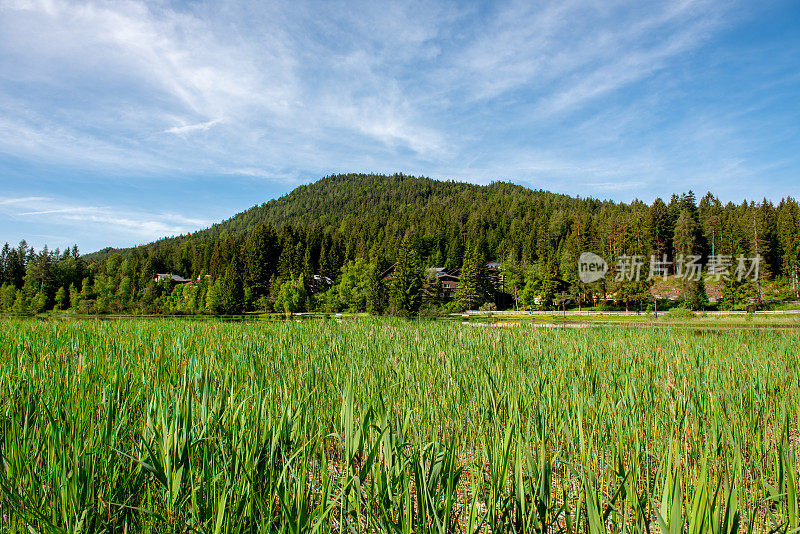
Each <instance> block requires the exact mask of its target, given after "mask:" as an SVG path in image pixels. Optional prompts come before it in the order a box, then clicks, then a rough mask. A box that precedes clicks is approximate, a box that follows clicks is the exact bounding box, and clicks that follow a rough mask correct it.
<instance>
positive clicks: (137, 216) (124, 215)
mask: <svg viewBox="0 0 800 534" xmlns="http://www.w3.org/2000/svg"><path fill="white" fill-rule="evenodd" d="M0 213H2V214H4V215H5V216H7V217H10V218H13V219H16V220H22V221H29V222H31V223H39V224H40V223H42V222H52V223H56V224H57V225H59V226H60V227H61V228H62V229H63V228H69V227H71V228H73V229H75V228H76V227H80V229H81V232H82V233H83V232H87V231H100V232H103V233H111V234H114V235H117V236H120V237H124V238H125V239H133V240H137V241H138V242H147V241H151V240H154V239H158V238H160V237H164V236H170V235H179V234H183V233H188V232H191V231H194V230H197V229H200V228H203V227H206V226H208V225H210V224H211V223H212V222H213V221H210V220H207V219H202V218H196V217H186V216H184V215H181V214H177V213H169V212H147V211H137V210H129V209H122V208H119V207H115V206H83V205H66V206H65V201H64V200H63V199H55V198H50V197H19V198H2V197H0Z"/></svg>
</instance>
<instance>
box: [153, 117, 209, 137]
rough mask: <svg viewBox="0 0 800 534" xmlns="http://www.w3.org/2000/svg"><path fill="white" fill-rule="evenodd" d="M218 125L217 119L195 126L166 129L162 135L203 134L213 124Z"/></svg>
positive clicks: (188, 125)
mask: <svg viewBox="0 0 800 534" xmlns="http://www.w3.org/2000/svg"><path fill="white" fill-rule="evenodd" d="M219 123H220V120H219V119H214V120H213V121H207V122H198V123H197V124H187V125H185V126H173V127H172V128H167V129H166V130H164V133H171V134H175V135H184V134H187V133H192V132H205V131H207V130H208V129H209V128H211V127H212V126H214V125H215V124H219Z"/></svg>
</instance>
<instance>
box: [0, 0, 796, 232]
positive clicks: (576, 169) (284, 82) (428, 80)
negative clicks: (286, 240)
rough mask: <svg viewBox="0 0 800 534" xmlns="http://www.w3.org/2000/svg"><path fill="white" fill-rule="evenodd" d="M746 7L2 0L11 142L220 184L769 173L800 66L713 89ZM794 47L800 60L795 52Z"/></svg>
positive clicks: (94, 213) (36, 151)
mask: <svg viewBox="0 0 800 534" xmlns="http://www.w3.org/2000/svg"><path fill="white" fill-rule="evenodd" d="M741 8H743V5H742V3H741V2H739V0H735V1H734V2H724V1H722V0H675V1H667V2H657V1H649V0H645V1H643V2H636V3H630V2H623V1H621V0H610V1H607V2H605V1H604V2H596V1H591V0H545V1H543V2H533V3H532V2H528V1H524V0H510V1H503V2H495V3H490V4H487V5H478V4H462V5H459V4H455V3H450V2H446V1H438V0H430V1H423V2H395V3H390V4H386V3H380V2H369V1H362V0H355V1H334V2H325V3H317V2H306V1H304V0H295V1H289V0H277V1H275V2H267V3H265V2H260V1H258V0H237V1H233V2H212V1H203V0H201V1H197V2H191V3H171V2H148V1H145V0H116V1H113V2H112V1H107V0H9V1H6V2H0V160H1V159H2V157H6V158H9V159H10V158H16V159H20V160H23V161H26V162H35V163H36V164H40V163H41V164H47V165H49V166H50V168H57V169H65V168H68V169H78V170H80V171H82V172H86V173H88V174H92V175H94V176H95V177H97V179H98V180H100V179H102V180H112V181H113V180H114V179H122V180H129V181H133V180H137V181H142V182H144V181H145V180H144V179H146V178H152V179H154V180H152V182H151V184H150V185H149V186H147V187H152V188H156V187H158V184H159V182H161V181H166V180H173V179H189V177H191V178H198V177H199V178H200V179H203V180H207V181H206V182H204V184H207V187H209V188H210V189H214V188H226V189H228V188H230V182H237V181H238V182H239V183H244V182H247V183H250V182H254V181H256V180H258V181H263V182H273V183H275V184H277V185H275V188H276V189H278V188H284V189H288V188H290V187H291V186H294V185H295V184H297V183H298V182H301V181H306V180H309V179H312V178H315V177H318V176H321V175H323V174H328V173H329V172H349V171H377V172H395V171H404V172H411V173H417V174H425V175H429V176H436V177H442V178H450V177H463V178H464V179H466V180H472V181H477V182H488V181H491V180H494V179H510V180H513V181H524V182H526V183H528V184H530V185H533V186H535V187H546V188H553V189H558V190H560V191H563V192H568V193H570V192H571V193H578V194H586V193H589V194H596V195H611V196H618V197H626V196H629V195H631V194H636V195H637V196H643V195H644V194H646V193H647V192H650V193H656V192H658V193H659V194H661V192H662V191H663V190H664V189H665V188H671V189H674V188H682V187H686V186H691V185H692V183H696V182H698V181H700V182H702V181H709V182H710V183H716V184H720V186H725V185H726V182H725V179H724V178H723V176H735V177H736V178H737V180H739V182H738V183H745V182H746V181H747V180H751V181H753V183H755V181H754V180H755V179H754V178H753V177H755V176H759V173H762V172H765V171H764V169H765V168H766V167H765V165H764V162H763V161H754V159H755V158H754V157H753V154H754V151H759V150H760V151H761V152H762V153H767V152H768V151H769V150H770V147H769V146H768V145H772V144H778V143H781V142H785V140H786V139H792V136H796V135H797V134H796V126H795V125H796V124H797V121H792V120H791V119H792V115H791V113H785V112H784V117H785V118H784V120H783V121H782V122H781V120H774V119H775V118H776V117H775V116H769V117H768V118H765V119H761V120H760V121H754V120H753V119H752V117H753V116H754V115H759V116H762V115H763V114H764V113H765V109H764V105H765V104H764V103H765V102H767V101H768V100H769V106H768V107H770V108H774V107H778V106H780V105H781V104H782V103H785V102H787V101H789V100H790V99H791V97H792V95H794V94H796V92H797V91H796V90H795V88H796V87H797V84H798V79H797V77H796V72H797V69H796V68H794V69H792V68H785V69H784V70H785V71H786V73H784V74H780V76H777V75H774V74H770V75H765V76H763V78H764V80H763V82H759V87H756V88H754V89H753V90H752V91H753V92H754V93H757V96H758V98H754V99H751V101H749V102H743V103H742V104H744V105H735V106H734V105H729V106H728V107H727V108H726V107H725V106H724V105H722V104H720V103H719V102H720V101H722V100H724V97H726V96H727V94H726V93H720V94H716V95H713V98H710V97H708V95H704V96H703V97H702V98H700V97H699V96H697V95H699V94H702V92H703V89H704V84H707V83H708V81H709V80H711V81H713V75H712V74H708V75H706V74H705V72H706V71H707V70H708V69H713V68H715V65H717V64H721V63H724V61H726V58H725V57H724V55H723V52H721V51H718V50H716V49H715V48H714V47H713V46H709V45H710V44H712V45H713V43H714V41H715V39H717V37H718V34H719V32H720V31H721V30H726V29H729V28H730V27H731V25H732V24H733V23H734V22H732V21H735V20H738V19H737V17H743V16H745V15H742V14H741V13H742V12H746V11H747V10H746V9H741ZM709 50H711V51H709ZM790 52H792V51H791V50H790V51H789V52H784V55H782V56H781V58H780V59H781V61H782V62H783V64H784V65H785V64H787V63H788V64H789V65H790V66H792V63H791V62H792V61H795V62H796V59H793V58H795V57H796V54H792V53H790ZM697 57H702V58H703V59H702V60H697V59H696V58H697ZM759 57H761V56H758V55H756V56H755V57H752V58H750V57H749V58H748V62H749V63H752V64H757V63H758V61H757V59H758V58H759ZM728 61H730V59H729V58H728ZM731 64H735V65H737V67H738V65H739V62H738V61H736V62H731ZM776 72H781V71H780V69H777V70H776ZM704 76H705V77H704ZM766 84H769V85H766ZM721 87H722V86H721ZM739 87H740V86H738V85H737V88H739ZM776 88H777V89H776ZM738 91H739V92H741V93H742V94H744V93H745V92H744V91H743V90H742V89H738ZM736 104H739V103H738V102H736ZM759 104H760V105H759ZM784 107H785V106H784ZM731 109H735V110H736V114H735V115H734V114H733V113H732V112H731ZM789 109H790V111H791V109H795V111H794V113H795V115H796V113H797V112H796V108H789ZM777 119H781V117H777ZM754 126H755V127H757V131H758V132H759V133H758V134H757V135H755V134H753V133H751V131H748V128H749V129H750V130H752V131H756V130H755V129H754V128H753V127H754ZM792 158H794V159H792ZM781 161H785V162H786V163H785V164H784V165H783V169H784V170H785V169H787V168H791V167H792V166H793V165H794V166H797V165H798V164H799V163H798V161H797V158H796V157H794V156H791V155H788V156H786V155H785V159H784V160H781ZM0 163H2V161H0ZM772 171H773V169H771V170H770V172H772ZM132 177H133V178H132ZM212 179H213V180H216V181H214V182H212ZM2 180H3V178H2V177H0V185H3V184H2V183H1V181H2ZM79 187H85V184H79V185H76V188H79ZM142 187H146V186H142ZM695 188H696V187H695ZM0 189H2V188H1V187H0ZM17 189H19V188H17ZM19 191H23V192H25V193H26V194H28V193H30V196H34V194H35V193H34V191H33V190H31V191H27V190H23V189H19ZM794 194H796V193H794ZM20 196H22V195H20ZM142 197H143V198H144V197H146V196H145V195H142ZM247 200H248V201H250V199H249V198H248V199H247ZM265 200H267V198H254V199H252V202H253V203H256V202H261V201H265ZM3 206H5V207H8V205H3ZM78 208H85V209H84V210H83V211H81V210H77V209H73V210H72V211H70V212H65V213H49V214H46V213H39V214H36V215H34V212H37V211H47V210H51V209H59V208H57V207H56V206H49V207H48V206H45V207H43V208H41V209H39V208H30V209H28V210H27V212H28V213H29V215H25V216H22V217H28V218H35V217H40V218H41V217H51V218H53V221H55V220H56V217H61V218H64V220H71V221H74V222H78V221H80V223H81V224H84V223H85V224H89V223H91V224H98V225H99V224H101V223H102V221H101V219H103V218H113V217H114V215H115V213H113V212H114V210H107V209H106V208H103V207H102V206H99V205H98V206H78ZM20 211H23V210H20ZM15 213H16V212H15ZM15 216H20V215H15ZM68 217H72V219H68ZM76 217H83V219H76ZM91 217H94V218H95V219H96V220H95V219H91ZM117 218H118V219H119V220H118V221H116V222H115V223H113V224H116V225H117V226H111V225H109V228H128V230H125V231H127V232H131V233H133V232H136V231H138V230H136V229H137V228H146V227H147V228H152V229H153V231H155V230H160V231H163V232H165V233H169V232H174V231H176V230H177V231H180V230H182V229H184V228H188V227H189V226H191V223H189V222H186V223H185V224H184V223H180V222H179V221H178V222H176V221H170V220H169V219H168V218H166V217H165V216H164V215H163V214H158V213H143V212H142V213H139V212H137V213H133V214H129V215H124V216H119V217H117ZM147 221H150V223H148V222H147ZM153 221H155V222H153ZM151 223H152V224H151ZM147 224H151V226H150V227H148V226H147ZM159 225H160V226H159ZM147 231H148V232H149V231H151V230H147Z"/></svg>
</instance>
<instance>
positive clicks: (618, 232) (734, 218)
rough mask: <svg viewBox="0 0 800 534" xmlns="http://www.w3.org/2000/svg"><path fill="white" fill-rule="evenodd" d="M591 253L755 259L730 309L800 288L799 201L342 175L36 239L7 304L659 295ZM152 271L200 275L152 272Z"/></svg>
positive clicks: (413, 308)
mask: <svg viewBox="0 0 800 534" xmlns="http://www.w3.org/2000/svg"><path fill="white" fill-rule="evenodd" d="M584 251H591V252H594V253H596V254H598V255H600V256H601V257H603V258H604V259H606V260H607V262H608V264H609V265H610V266H611V268H612V270H613V268H614V266H615V265H617V264H619V262H620V261H622V260H623V259H624V258H630V257H639V258H644V263H645V266H644V269H645V270H646V269H647V263H648V262H649V260H650V259H651V258H657V259H658V260H659V261H660V262H661V261H662V260H663V263H664V265H666V268H665V274H669V275H674V274H676V272H677V271H678V269H679V263H680V262H679V259H680V258H683V257H685V256H691V255H694V256H696V257H697V258H700V260H701V261H702V262H703V263H706V264H707V263H709V262H712V263H713V260H714V259H715V258H719V257H728V258H731V259H732V261H733V263H734V264H735V258H738V257H748V258H753V257H758V258H760V259H761V263H760V272H759V275H760V276H759V278H758V280H750V279H746V280H737V279H736V277H734V276H730V277H722V278H721V279H720V285H721V286H722V303H721V305H723V306H727V307H736V306H741V305H743V304H744V303H747V302H751V301H764V300H771V299H785V298H798V292H799V291H800V207H798V203H797V201H796V200H794V199H792V198H785V199H782V200H781V201H780V202H779V203H777V204H774V203H772V202H770V201H768V200H766V199H763V200H761V201H760V202H754V201H743V202H741V203H739V204H734V203H730V202H729V203H725V204H723V203H722V202H720V200H719V199H718V198H716V197H715V196H713V195H712V194H710V193H709V194H706V195H705V196H703V197H702V198H701V199H700V200H699V201H698V200H697V199H696V197H695V195H694V194H693V193H692V192H691V191H690V192H688V193H685V194H682V195H677V194H676V195H672V197H671V198H670V199H669V200H668V201H667V202H665V201H664V200H662V199H660V198H659V199H656V200H655V201H654V202H652V203H651V204H649V205H648V204H646V203H644V202H641V201H638V200H635V201H633V202H631V203H616V202H611V201H600V200H596V199H591V198H575V197H569V196H566V195H557V194H553V193H549V192H546V191H534V190H530V189H526V188H524V187H521V186H518V185H514V184H510V183H504V182H496V183H493V184H490V185H488V186H479V185H475V184H467V183H461V182H453V181H449V182H443V181H436V180H431V179H427V178H416V177H411V176H405V175H402V174H397V175H393V176H381V175H355V174H353V175H336V176H330V177H327V178H324V179H322V180H320V181H318V182H316V183H313V184H309V185H305V186H301V187H299V188H297V189H296V190H294V191H293V192H291V193H290V194H288V195H286V196H284V197H281V198H279V199H276V200H273V201H270V202H268V203H265V204H262V205H259V206H255V207H253V208H251V209H250V210H247V211H245V212H243V213H241V214H238V215H236V216H234V217H232V218H231V219H229V220H227V221H224V222H222V223H219V224H217V225H214V226H212V227H211V228H209V229H206V230H202V231H199V232H195V233H192V234H188V235H181V236H176V237H171V238H165V239H161V240H159V241H156V242H153V243H150V244H147V245H143V246H139V247H134V248H130V249H120V250H114V249H104V250H102V251H99V252H97V253H94V254H89V255H86V256H81V254H80V253H79V251H78V249H77V247H73V248H71V249H68V250H65V251H63V252H62V251H60V250H58V249H56V250H48V248H47V247H44V248H43V249H42V250H40V251H35V250H33V248H31V247H29V246H28V245H27V244H26V243H25V242H22V243H20V244H19V245H18V246H16V247H12V246H10V245H8V244H6V245H5V246H4V247H3V249H2V253H0V307H1V308H2V311H4V312H7V313H20V314H24V313H39V312H43V311H47V310H51V309H56V310H74V311H76V312H80V313H128V312H132V313H213V314H232V313H241V312H244V311H259V310H263V311H279V312H297V311H313V310H324V311H331V312H333V311H354V312H355V311H367V312H370V313H376V314H377V313H393V314H400V315H403V314H412V313H420V312H421V311H424V312H425V313H436V312H437V311H442V310H451V309H467V308H477V307H479V306H482V305H484V306H489V307H491V306H495V307H509V306H524V307H530V306H538V307H552V306H555V305H558V303H559V302H564V301H569V302H570V303H571V305H577V306H588V305H595V304H597V303H598V301H605V300H608V299H612V300H613V301H615V303H616V304H618V305H625V306H627V305H633V304H635V303H636V304H639V305H641V304H642V303H643V302H645V303H646V301H648V300H649V299H650V298H651V296H652V293H651V291H650V289H651V286H652V285H653V284H654V283H656V282H657V281H658V278H655V279H652V278H651V279H647V278H648V277H646V276H642V277H641V278H639V279H638V280H634V279H627V278H624V277H623V278H622V279H619V280H618V279H616V278H617V277H614V276H607V277H606V278H604V279H602V280H599V281H597V282H594V283H591V284H584V283H582V282H581V281H580V278H579V273H578V269H577V262H578V258H579V256H580V254H581V253H582V252H584ZM490 260H491V261H496V262H498V263H499V264H500V265H501V266H502V268H501V271H500V272H499V274H498V273H496V272H495V273H490V272H489V270H488V269H487V268H486V263H487V262H488V261H490ZM429 267H442V268H446V269H448V270H450V271H451V272H458V274H459V276H460V287H459V290H458V294H457V295H456V298H455V299H453V300H452V301H450V302H444V299H443V298H442V291H441V284H440V282H439V280H438V278H437V277H436V276H435V275H434V274H432V273H431V272H429V271H428V270H426V269H427V268H429ZM387 271H389V272H390V276H386V274H387ZM157 273H173V274H176V275H180V276H182V277H184V278H188V279H190V280H191V282H190V283H187V284H175V283H173V282H171V281H164V282H157V281H156V274H157ZM611 274H613V273H611ZM645 274H646V273H645ZM384 278H386V279H384ZM767 288H769V291H767V290H766V289H767ZM704 294H705V288H704V277H701V278H700V279H699V280H685V281H683V282H682V286H681V296H680V298H681V299H682V300H683V301H684V302H685V303H686V305H687V306H689V307H702V306H704V305H705V304H706V303H707V302H706V299H705V296H704Z"/></svg>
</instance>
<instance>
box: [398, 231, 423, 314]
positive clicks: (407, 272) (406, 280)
mask: <svg viewBox="0 0 800 534" xmlns="http://www.w3.org/2000/svg"><path fill="white" fill-rule="evenodd" d="M421 287H422V267H421V266H420V262H419V256H418V254H417V251H416V250H415V249H414V247H413V246H412V245H411V243H410V242H409V240H408V239H407V238H405V237H404V238H403V240H402V242H401V243H400V249H399V250H398V252H397V262H396V264H395V268H394V276H393V278H392V286H391V302H392V307H393V308H394V313H395V314H397V315H400V316H407V315H409V314H411V313H414V312H416V311H417V308H418V307H419V302H420V289H421Z"/></svg>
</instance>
